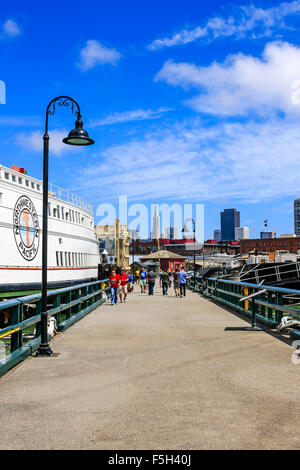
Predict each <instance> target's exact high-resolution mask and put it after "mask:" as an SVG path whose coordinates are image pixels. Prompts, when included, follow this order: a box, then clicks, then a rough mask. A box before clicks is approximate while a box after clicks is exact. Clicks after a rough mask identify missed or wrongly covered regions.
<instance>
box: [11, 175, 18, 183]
mask: <svg viewBox="0 0 300 470" xmlns="http://www.w3.org/2000/svg"><path fill="white" fill-rule="evenodd" d="M11 179H12V180H13V182H14V183H15V182H16V180H17V178H16V177H15V175H12V176H11Z"/></svg>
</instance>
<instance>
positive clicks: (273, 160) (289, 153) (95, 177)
mask: <svg viewBox="0 0 300 470" xmlns="http://www.w3.org/2000/svg"><path fill="white" fill-rule="evenodd" d="M299 150H300V144H299V123H298V121H297V120H295V121H289V122H285V121H284V120H283V119H277V118H276V119H273V120H268V121H266V122H264V123H257V122H254V121H251V122H249V123H247V124H244V123H223V124H218V125H213V126H211V127H203V126H202V125H201V122H200V121H199V119H195V120H194V121H192V122H190V123H186V124H176V125H174V126H173V127H172V128H170V127H168V128H166V127H164V128H161V129H160V130H158V131H156V132H152V133H150V134H148V135H146V136H145V137H144V138H140V139H137V138H136V139H133V140H128V141H126V142H124V143H122V144H121V145H115V146H111V147H108V148H106V149H105V150H104V151H103V152H101V154H99V155H98V156H97V160H96V161H97V163H95V159H93V161H92V162H91V163H90V164H89V165H86V166H85V168H82V169H81V171H79V172H77V175H78V178H77V180H76V181H75V184H76V186H77V188H78V189H79V190H81V191H83V192H84V193H85V195H86V197H87V198H89V199H91V200H94V201H96V202H99V203H100V202H108V201H109V200H111V199H113V198H114V197H117V196H118V195H120V194H125V195H127V196H128V198H130V199H131V200H137V201H144V200H152V201H153V200H155V199H163V198H164V199H166V200H172V201H173V202H174V201H175V200H178V199H181V200H182V199H185V198H186V199H189V200H190V199H194V200H197V201H200V202H201V201H209V200H219V199H220V198H222V199H226V198H227V199H230V200H234V199H235V200H240V201H251V202H253V201H261V200H267V199H275V198H278V197H284V196H295V195H297V194H298V195H299V177H298V175H299V172H300V158H299ZM98 162H99V163H98Z"/></svg>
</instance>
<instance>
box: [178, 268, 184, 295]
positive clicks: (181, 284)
mask: <svg viewBox="0 0 300 470" xmlns="http://www.w3.org/2000/svg"><path fill="white" fill-rule="evenodd" d="M178 276H179V287H180V298H182V294H183V296H184V297H185V291H186V272H185V270H184V267H183V266H181V268H180V271H179V273H178Z"/></svg>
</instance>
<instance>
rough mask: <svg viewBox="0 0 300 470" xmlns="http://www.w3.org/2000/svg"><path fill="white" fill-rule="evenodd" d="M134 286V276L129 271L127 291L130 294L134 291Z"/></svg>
mask: <svg viewBox="0 0 300 470" xmlns="http://www.w3.org/2000/svg"><path fill="white" fill-rule="evenodd" d="M133 285H134V282H133V274H132V273H131V272H129V271H128V284H127V290H128V292H132V291H133Z"/></svg>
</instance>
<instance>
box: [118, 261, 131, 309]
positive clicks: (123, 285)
mask: <svg viewBox="0 0 300 470" xmlns="http://www.w3.org/2000/svg"><path fill="white" fill-rule="evenodd" d="M128 277H129V276H128V274H126V273H125V269H121V275H120V284H121V285H120V288H119V296H120V302H121V303H122V296H123V294H124V302H126V297H127V283H128Z"/></svg>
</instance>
